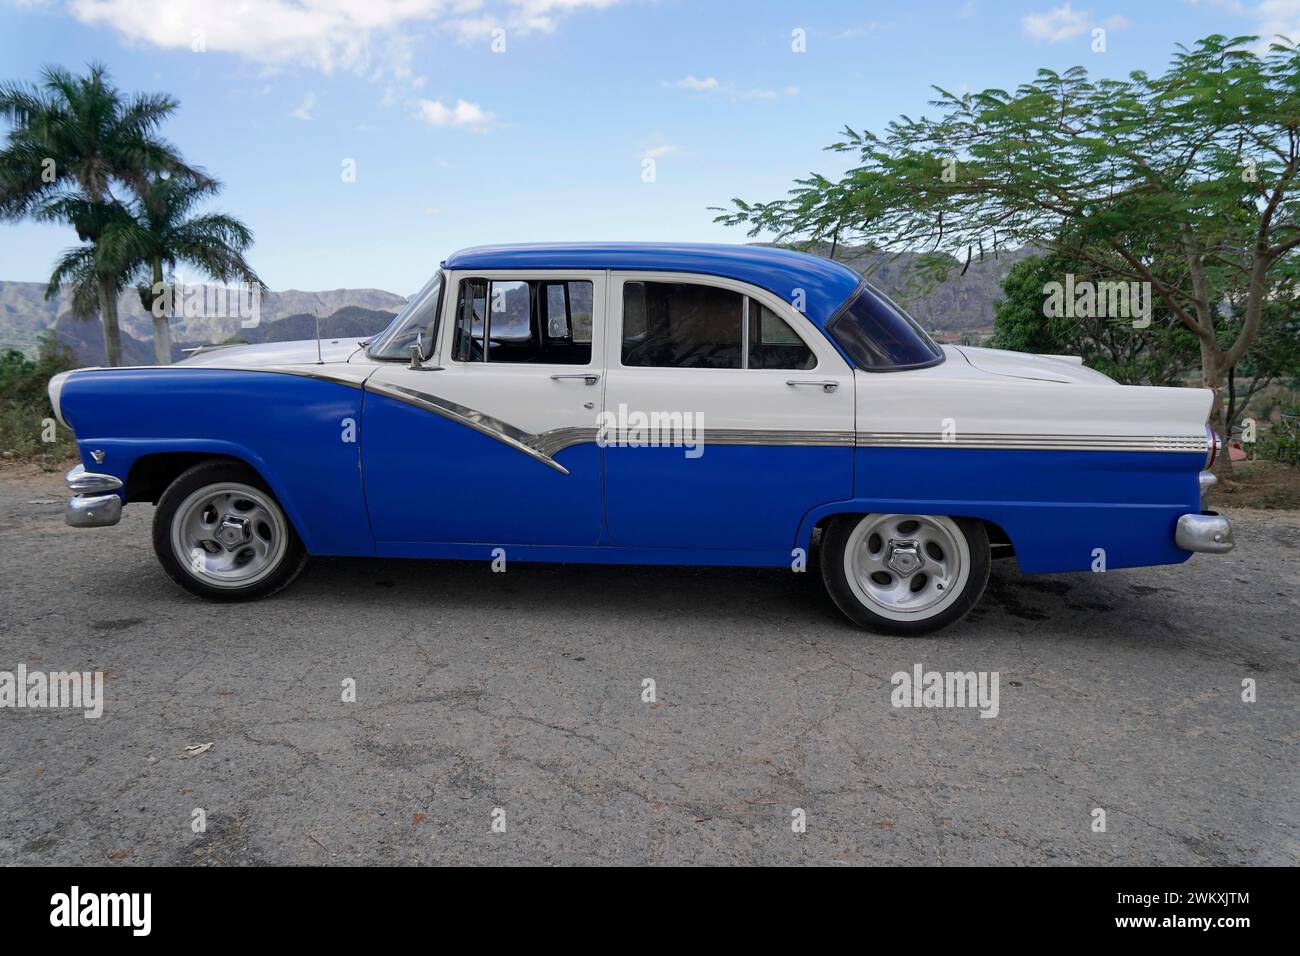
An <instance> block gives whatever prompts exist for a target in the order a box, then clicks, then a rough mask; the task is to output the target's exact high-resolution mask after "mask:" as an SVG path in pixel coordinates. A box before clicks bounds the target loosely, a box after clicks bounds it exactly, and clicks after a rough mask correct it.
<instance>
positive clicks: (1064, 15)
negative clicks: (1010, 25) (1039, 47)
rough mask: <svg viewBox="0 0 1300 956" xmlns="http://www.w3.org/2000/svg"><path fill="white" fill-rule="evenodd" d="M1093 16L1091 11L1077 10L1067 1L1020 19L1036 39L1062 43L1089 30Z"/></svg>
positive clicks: (1028, 32) (1021, 25)
mask: <svg viewBox="0 0 1300 956" xmlns="http://www.w3.org/2000/svg"><path fill="white" fill-rule="evenodd" d="M1091 16H1092V14H1091V13H1087V12H1079V11H1076V10H1075V9H1074V8H1073V7H1071V6H1070V4H1069V3H1068V2H1067V3H1064V4H1062V5H1061V6H1059V7H1057V8H1055V9H1054V10H1048V11H1047V12H1046V13H1029V14H1026V15H1025V16H1024V17H1022V18H1021V20H1020V27H1021V29H1023V30H1024V31H1025V33H1026V34H1028V35H1029V36H1030V37H1033V38H1034V39H1035V40H1046V41H1047V42H1048V43H1060V42H1061V41H1062V40H1069V39H1072V38H1073V37H1077V36H1078V35H1079V34H1081V33H1083V32H1084V31H1085V30H1087V29H1088V23H1089V18H1090V17H1091Z"/></svg>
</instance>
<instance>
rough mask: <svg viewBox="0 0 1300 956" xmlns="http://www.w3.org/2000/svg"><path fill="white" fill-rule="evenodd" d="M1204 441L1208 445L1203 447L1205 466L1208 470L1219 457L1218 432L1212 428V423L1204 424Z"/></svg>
mask: <svg viewBox="0 0 1300 956" xmlns="http://www.w3.org/2000/svg"><path fill="white" fill-rule="evenodd" d="M1205 441H1206V445H1207V446H1208V447H1207V448H1206V449H1205V467H1206V469H1207V470H1208V469H1210V468H1213V467H1214V461H1215V459H1216V458H1218V457H1219V448H1220V445H1221V442H1220V441H1219V433H1218V432H1216V431H1215V430H1214V427H1213V426H1212V425H1206V426H1205Z"/></svg>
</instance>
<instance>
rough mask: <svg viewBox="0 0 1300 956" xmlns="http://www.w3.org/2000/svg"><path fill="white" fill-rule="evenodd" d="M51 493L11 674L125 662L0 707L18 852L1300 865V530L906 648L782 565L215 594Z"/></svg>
mask: <svg viewBox="0 0 1300 956" xmlns="http://www.w3.org/2000/svg"><path fill="white" fill-rule="evenodd" d="M62 500H63V494H62V481H61V477H60V476H59V475H47V476H36V477H33V472H32V470H31V469H26V470H24V469H22V468H13V467H10V468H8V469H7V470H6V471H4V472H0V587H2V589H3V591H2V594H0V606H2V607H0V610H2V613H0V670H7V671H16V669H17V667H18V665H19V664H23V663H25V664H26V666H27V667H28V668H29V669H40V670H45V671H57V670H102V671H105V672H107V682H106V684H105V696H106V700H105V704H104V713H103V716H102V717H100V718H99V719H92V720H87V719H85V718H84V717H83V716H82V715H81V713H80V712H74V711H69V710H29V709H23V710H17V709H10V708H3V709H0V767H3V774H0V863H5V864H14V863H22V864H38V865H39V864H54V863H73V864H75V863H94V864H118V865H139V864H182V865H186V864H195V865H218V864H256V863H289V864H324V863H399V864H429V863H498V864H513V863H562V864H563V863H580V862H595V863H606V864H642V863H687V864H704V863H766V864H784V863H820V864H854V863H943V864H986V863H992V864H1072V863H1090V864H1117V865H1124V864H1137V863H1157V864H1173V863H1183V864H1258V863H1272V864H1291V865H1294V864H1296V863H1297V862H1300V836H1298V834H1300V827H1298V825H1297V824H1298V823H1300V801H1298V800H1297V787H1296V775H1295V774H1296V763H1297V761H1296V740H1297V713H1298V709H1297V703H1300V695H1297V674H1298V672H1297V662H1298V659H1300V654H1298V653H1297V644H1296V637H1297V634H1298V633H1300V626H1298V625H1297V621H1298V620H1300V587H1298V585H1300V515H1296V514H1294V513H1289V514H1279V513H1264V512H1253V513H1252V512H1236V513H1234V514H1233V519H1234V527H1235V530H1236V534H1237V540H1238V549H1237V551H1236V552H1234V553H1233V554H1231V555H1228V556H1226V557H1212V556H1198V557H1194V558H1193V559H1192V560H1191V561H1190V562H1189V563H1187V564H1184V565H1182V566H1179V567H1171V568H1156V569H1147V570H1139V571H1112V572H1109V573H1106V574H1082V575H1060V576H1050V577H1025V576H1022V575H1020V574H1019V572H1018V571H1017V570H1016V568H1015V564H1014V562H1010V561H1003V562H997V563H996V565H995V570H994V575H993V579H992V581H991V582H990V586H989V590H988V592H987V593H986V594H985V597H984V600H983V602H982V604H981V605H980V607H979V608H977V610H976V611H975V613H974V614H973V615H972V616H971V617H970V618H968V619H967V621H966V622H965V623H964V624H962V625H960V626H958V627H957V628H955V629H950V630H948V631H946V632H944V633H942V634H941V635H939V636H937V637H934V638H921V639H917V638H912V639H904V638H886V637H877V636H870V635H865V634H862V633H860V632H859V631H857V630H855V629H854V628H852V627H851V626H849V625H848V624H847V623H846V622H845V621H844V620H843V619H842V618H841V617H840V615H839V613H838V612H837V611H836V610H835V608H834V607H833V606H832V605H831V603H830V601H829V599H828V598H827V597H826V596H825V594H824V592H823V590H822V587H821V583H820V578H819V576H818V575H816V574H815V573H812V574H804V575H794V574H791V573H788V572H782V571H754V570H729V569H717V570H715V569H673V568H613V567H581V566H572V567H556V566H543V565H522V564H516V565H511V566H510V568H509V570H508V572H507V573H505V574H493V573H491V571H490V570H489V568H488V567H487V566H486V565H481V566H480V565H463V564H455V563H445V562H396V561H373V562H365V561H342V560H322V561H317V562H314V563H313V564H312V565H310V566H309V567H308V569H307V571H306V573H305V574H304V575H303V577H301V578H300V579H299V580H298V582H296V583H295V584H294V585H293V586H292V587H291V588H290V590H288V591H287V592H284V593H282V594H281V595H280V596H277V597H276V598H274V599H271V600H269V601H264V602H261V603H255V604H245V605H236V606H219V605H213V604H207V603H204V602H202V601H200V600H198V599H196V598H193V597H190V596H189V595H187V594H186V593H184V592H182V591H181V590H179V589H178V588H177V587H175V586H174V585H173V584H172V583H171V581H170V580H168V579H167V578H166V577H165V576H164V575H163V573H162V571H161V570H160V569H159V568H158V566H157V564H156V562H155V560H154V557H153V553H152V550H151V548H150V546H149V540H148V528H149V522H150V520H151V518H152V509H151V508H149V507H148V506H141V505H133V506H131V507H130V508H129V509H127V513H126V517H125V518H124V520H123V522H122V524H121V525H119V526H118V527H115V528H110V529H101V530H97V531H77V530H73V529H70V528H67V527H65V526H64V525H63V521H62ZM918 663H919V664H922V665H923V666H924V668H925V669H926V670H940V671H947V670H960V671H967V670H974V671H989V672H991V671H997V672H998V674H999V675H1000V681H999V686H1000V696H999V712H998V716H997V717H994V718H989V719H983V718H981V717H980V716H979V715H978V713H977V712H976V711H975V710H972V709H926V708H895V707H893V706H892V705H891V693H892V691H893V690H894V688H893V686H892V684H891V683H890V678H891V675H892V674H893V673H894V672H896V671H911V670H912V668H913V666H914V665H915V664H918ZM348 678H351V679H353V680H355V681H356V688H357V692H356V698H357V699H356V701H355V703H345V702H343V701H342V699H341V698H342V686H343V681H344V680H345V679H348ZM645 678H651V679H653V680H654V682H655V691H656V694H655V696H656V700H655V702H654V703H650V702H647V701H643V699H642V694H643V685H642V681H643V680H644V679H645ZM1245 678H1251V679H1253V680H1254V681H1255V682H1256V688H1257V700H1256V701H1255V702H1254V703H1245V702H1243V701H1242V699H1241V694H1242V681H1243V679H1245ZM209 742H210V743H211V744H212V747H211V748H210V749H209V750H207V751H206V752H204V753H201V754H199V755H198V756H195V757H192V758H186V757H184V756H183V755H184V753H185V748H186V747H187V746H191V745H196V744H205V743H209ZM196 809H201V810H202V811H203V817H204V820H205V823H206V828H205V829H204V831H203V832H201V833H196V832H194V826H193V822H194V820H195V819H196V816H195V812H194V811H195V810H196ZM498 809H499V810H500V811H501V812H500V813H497V814H496V816H495V817H494V811H496V810H498ZM796 809H801V810H803V811H804V818H805V820H806V832H801V833H800V832H794V828H793V826H792V823H793V822H794V821H795V819H796V818H795V816H793V815H792V812H793V811H794V810H796ZM1095 809H1102V810H1104V811H1105V813H1106V829H1105V832H1094V829H1093V826H1094V819H1096V818H1095V816H1094V810H1095ZM494 819H496V820H498V821H501V820H503V821H504V824H505V827H504V832H494V830H493V821H494Z"/></svg>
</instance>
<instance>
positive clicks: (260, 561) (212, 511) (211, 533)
mask: <svg viewBox="0 0 1300 956" xmlns="http://www.w3.org/2000/svg"><path fill="white" fill-rule="evenodd" d="M171 537H172V549H173V550H174V551H175V553H176V560H178V561H179V562H181V564H182V565H183V566H184V567H185V568H186V569H187V570H188V571H189V572H190V574H192V575H194V577H196V578H198V579H199V580H200V581H202V582H203V583H204V584H208V585H211V586H213V587H219V588H235V587H247V586H248V585H250V584H255V583H256V582H258V581H260V580H261V579H262V578H264V577H266V576H267V575H268V574H270V573H271V572H272V571H274V570H275V569H276V568H277V567H278V566H279V564H280V560H281V559H282V558H283V557H284V553H285V550H286V549H287V548H288V546H289V527H288V523H287V522H286V521H285V517H284V513H283V512H281V511H280V508H279V506H278V505H276V503H275V502H274V501H272V500H271V497H270V495H268V494H267V493H266V492H264V491H261V490H260V489H258V488H253V487H251V486H249V485H241V484H237V483H233V482H232V483H229V484H220V485H209V486H208V487H206V488H200V489H199V490H198V491H196V492H194V493H193V494H191V495H190V496H189V497H188V498H186V499H185V500H184V501H183V502H181V505H180V507H179V508H177V509H176V514H175V515H174V516H173V517H172V535H171Z"/></svg>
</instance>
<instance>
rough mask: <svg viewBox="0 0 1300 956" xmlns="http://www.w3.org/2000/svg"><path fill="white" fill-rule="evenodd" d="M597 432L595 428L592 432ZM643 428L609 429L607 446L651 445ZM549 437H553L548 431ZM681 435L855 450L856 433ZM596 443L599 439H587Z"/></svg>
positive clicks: (710, 441) (706, 431)
mask: <svg viewBox="0 0 1300 956" xmlns="http://www.w3.org/2000/svg"><path fill="white" fill-rule="evenodd" d="M594 431H595V429H593V432H594ZM640 431H641V430H640V429H621V430H620V429H610V430H609V431H607V432H606V433H605V435H604V439H603V441H604V443H605V444H606V445H623V446H628V447H637V446H636V445H635V444H633V443H632V442H631V441H630V440H629V439H630V438H632V437H636V438H640V443H641V444H642V445H649V444H651V443H650V442H647V441H646V440H645V439H644V438H643V437H641V436H640V435H639V432H640ZM547 434H550V433H549V432H548V433H547ZM682 434H683V435H684V436H685V437H688V438H691V439H693V440H694V441H696V442H698V443H699V444H700V445H703V446H708V445H782V446H787V445H817V446H833V447H841V448H852V447H853V445H854V438H853V432H849V431H791V430H786V431H778V430H774V429H767V428H709V427H708V426H702V427H700V428H688V429H684V430H683V432H682ZM586 440H587V441H596V437H595V436H594V435H593V437H592V438H590V439H586Z"/></svg>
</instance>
